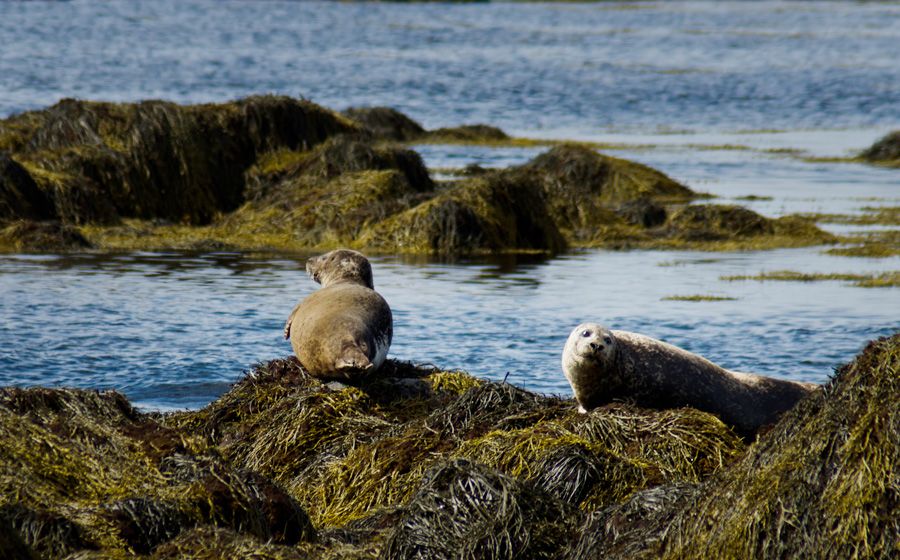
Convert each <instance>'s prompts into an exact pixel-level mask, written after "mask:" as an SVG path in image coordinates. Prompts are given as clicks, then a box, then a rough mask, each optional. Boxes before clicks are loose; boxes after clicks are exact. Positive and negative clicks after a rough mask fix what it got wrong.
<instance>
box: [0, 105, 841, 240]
mask: <svg viewBox="0 0 900 560" xmlns="http://www.w3.org/2000/svg"><path fill="white" fill-rule="evenodd" d="M509 140H510V139H509V138H508V137H507V136H506V135H505V134H504V133H503V131H501V130H499V129H496V128H493V127H490V126H486V125H468V126H461V127H456V128H442V129H438V130H433V131H426V130H425V129H424V128H422V127H421V126H420V125H419V124H418V123H416V122H415V121H412V120H411V119H409V118H408V117H406V116H405V115H402V114H400V113H398V112H396V111H394V110H392V109H387V108H373V109H348V110H347V111H346V112H345V113H344V114H343V115H341V114H337V113H334V112H332V111H329V110H327V109H324V108H322V107H319V106H317V105H315V104H313V103H310V102H307V101H299V100H294V99H291V98H287V97H274V96H257V97H249V98H247V99H243V100H239V101H236V102H233V103H224V104H209V105H196V106H179V105H175V104H172V103H167V102H162V101H147V102H142V103H135V104H114V103H97V102H86V101H77V100H63V101H61V102H60V103H58V104H56V105H54V106H53V107H50V108H48V109H44V110H41V111H33V112H29V113H23V114H21V115H17V116H14V117H10V118H8V119H5V120H3V121H0V250H6V251H28V250H46V251H67V250H84V249H85V248H89V247H93V248H97V249H104V250H130V249H196V250H219V249H276V250H278V249H288V250H325V249H330V248H334V247H336V246H349V247H353V248H357V249H361V250H364V251H369V252H392V253H398V252H400V253H425V254H443V255H459V254H467V253H498V252H543V253H556V252H559V251H562V250H565V249H567V248H570V247H617V248H624V247H663V248H665V247H678V248H682V247H691V248H703V249H728V250H730V249H742V248H768V247H783V246H798V245H810V244H820V243H828V242H833V241H834V238H833V237H832V236H830V235H828V234H826V233H824V232H822V231H821V230H819V229H818V228H816V227H815V225H814V224H813V223H812V222H811V221H807V220H804V219H802V218H781V219H778V220H771V219H768V218H765V217H763V216H760V215H758V214H756V213H755V212H752V211H750V210H747V209H743V208H739V207H732V206H719V205H710V204H704V205H697V204H696V202H695V201H697V200H698V199H699V198H702V197H700V196H699V195H697V194H696V193H694V192H693V191H692V190H690V189H689V188H688V187H686V186H684V185H681V184H679V183H677V182H676V181H674V180H672V179H671V178H669V177H667V176H666V175H665V174H663V173H661V172H659V171H656V170H654V169H650V168H648V167H646V166H643V165H640V164H637V163H634V162H630V161H626V160H622V159H618V158H613V157H609V156H606V155H603V154H600V153H598V152H597V151H596V150H595V149H593V148H590V147H588V146H584V145H578V144H566V145H560V146H557V147H554V148H552V149H551V150H549V151H548V152H547V153H544V154H542V155H540V156H538V157H536V158H535V159H534V160H532V161H530V162H528V163H526V164H524V165H520V166H516V167H512V168H509V169H502V170H494V171H486V170H477V171H478V172H477V173H472V174H470V176H466V177H461V178H459V179H457V180H448V181H441V182H435V181H433V180H432V178H431V177H430V175H429V172H428V170H427V169H426V168H425V166H424V165H423V163H422V160H421V158H420V157H419V155H418V154H417V153H415V152H414V151H412V150H410V149H409V148H407V147H404V146H403V145H402V144H398V143H397V142H412V141H422V142H487V143H491V142H505V141H509ZM692 202H694V204H691V203H692ZM54 232H56V233H57V234H58V236H57V237H56V238H55V239H56V241H55V242H54V237H53V234H54Z"/></svg>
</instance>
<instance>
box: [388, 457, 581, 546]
mask: <svg viewBox="0 0 900 560" xmlns="http://www.w3.org/2000/svg"><path fill="white" fill-rule="evenodd" d="M566 519H567V515H566V512H565V508H564V506H563V504H562V503H561V502H559V501H557V500H555V499H553V498H552V497H550V496H548V495H547V494H545V493H543V492H542V491H540V490H539V489H536V488H534V487H533V486H530V485H527V484H523V483H521V482H519V481H517V480H516V479H514V478H510V477H507V476H505V475H502V474H499V473H497V472H495V471H493V470H491V469H489V468H486V467H484V466H482V465H479V464H477V463H472V462H469V461H466V460H464V459H456V460H453V461H450V462H448V463H445V464H443V465H440V466H438V467H435V468H434V469H433V470H431V471H430V472H429V473H428V474H427V475H426V476H425V479H424V481H423V483H422V486H421V487H420V488H419V490H418V492H416V495H415V496H414V497H413V499H412V501H411V502H410V504H409V505H408V506H407V507H406V508H405V513H404V515H403V516H402V517H401V518H400V520H399V521H398V524H397V527H396V529H394V530H393V531H392V532H391V533H390V535H389V536H388V538H387V544H386V545H385V550H384V553H383V557H384V558H390V559H400V558H436V559H441V558H446V559H450V558H551V557H553V556H554V555H555V554H556V552H557V551H558V550H559V548H560V546H561V545H562V544H563V543H565V542H566V541H567V540H568V538H569V533H570V531H571V527H570V526H569V525H568V524H567V523H566Z"/></svg>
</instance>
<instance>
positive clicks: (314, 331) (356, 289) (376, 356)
mask: <svg viewBox="0 0 900 560" xmlns="http://www.w3.org/2000/svg"><path fill="white" fill-rule="evenodd" d="M306 271H307V272H308V273H309V275H310V277H312V279H313V280H315V281H316V282H319V283H320V284H321V285H322V287H321V288H320V289H319V290H317V291H315V292H313V293H312V294H310V295H309V296H307V297H306V298H305V299H304V300H303V301H301V302H300V303H299V304H297V306H296V307H294V310H293V311H292V312H291V315H290V317H289V318H288V320H287V323H285V326H284V337H285V338H287V339H290V341H291V347H292V348H293V349H294V353H295V354H296V355H297V359H298V360H300V363H301V364H303V367H304V368H306V370H307V371H308V372H309V373H310V375H312V376H314V377H318V378H320V379H330V380H338V381H344V382H348V381H349V382H356V381H360V380H362V379H364V378H365V377H366V376H368V375H370V374H372V373H374V372H375V371H376V370H377V369H378V368H379V367H381V364H383V363H384V360H385V358H386V357H387V352H388V348H390V345H391V339H392V337H393V317H392V316H391V308H390V307H389V306H388V304H387V302H386V301H385V300H384V298H383V297H381V295H379V294H378V292H376V291H375V289H374V285H373V282H372V266H371V265H370V264H369V261H368V259H366V257H365V256H363V255H362V254H361V253H358V252H356V251H351V250H348V249H338V250H335V251H331V252H329V253H326V254H324V255H321V256H319V257H314V258H311V259H309V260H308V261H307V263H306Z"/></svg>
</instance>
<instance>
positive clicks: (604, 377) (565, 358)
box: [562, 323, 620, 412]
mask: <svg viewBox="0 0 900 560" xmlns="http://www.w3.org/2000/svg"><path fill="white" fill-rule="evenodd" d="M616 347H617V345H616V337H615V335H614V334H613V332H612V331H611V330H609V329H607V328H606V327H603V326H602V325H598V324H597V323H581V324H580V325H578V326H577V327H575V328H574V329H572V333H571V334H569V339H568V340H567V341H566V346H565V348H564V349H563V354H562V369H563V373H564V374H565V375H566V379H568V380H569V385H571V386H572V391H573V392H574V393H575V400H577V401H578V405H579V407H578V409H579V410H580V411H581V412H586V411H587V410H589V409H591V408H594V407H596V406H597V405H598V404H599V402H596V401H597V400H598V396H599V395H608V394H610V393H611V392H612V391H613V389H614V388H615V387H617V386H618V385H619V384H620V378H619V375H618V372H617V370H616V356H617V352H616V349H617V348H616Z"/></svg>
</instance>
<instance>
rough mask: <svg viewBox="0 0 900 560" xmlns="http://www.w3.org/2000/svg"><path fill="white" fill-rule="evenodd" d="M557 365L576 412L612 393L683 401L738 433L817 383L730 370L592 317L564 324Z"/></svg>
mask: <svg viewBox="0 0 900 560" xmlns="http://www.w3.org/2000/svg"><path fill="white" fill-rule="evenodd" d="M562 369H563V373H564V374H565V375H566V379H568V380H569V385H571V386H572V391H573V392H574V393H575V400H577V401H578V404H579V410H580V411H581V412H586V411H588V410H590V409H592V408H596V407H597V406H600V405H601V404H604V403H607V402H610V401H612V400H615V399H630V400H633V401H634V402H635V403H636V404H638V405H640V406H645V407H649V408H677V407H682V406H691V407H694V408H697V409H699V410H704V411H706V412H711V413H712V414H715V415H717V416H719V418H721V419H722V421H723V422H725V423H726V424H729V425H731V426H732V427H734V428H735V430H736V431H737V432H738V433H740V434H741V435H744V436H752V435H754V434H755V433H756V432H757V431H759V429H760V428H761V427H763V426H765V425H768V424H772V423H774V422H775V421H776V420H777V419H778V418H779V417H780V416H781V414H783V413H784V412H785V411H787V410H789V409H790V408H792V407H793V406H794V405H795V404H796V403H797V401H799V400H800V399H802V398H803V397H805V396H806V395H809V394H810V393H811V392H813V391H814V390H815V389H816V388H817V387H818V386H817V385H815V384H813V383H798V382H794V381H787V380H783V379H774V378H771V377H765V376H762V375H756V374H752V373H740V372H736V371H730V370H727V369H725V368H723V367H720V366H718V365H716V364H714V363H712V362H710V361H709V360H707V359H705V358H703V357H701V356H698V355H696V354H692V353H691V352H688V351H687V350H683V349H681V348H678V347H677V346H672V345H671V344H667V343H665V342H662V341H660V340H656V339H654V338H650V337H648V336H644V335H641V334H637V333H632V332H627V331H614V330H609V329H607V328H605V327H603V326H601V325H598V324H596V323H582V324H580V325H578V326H577V327H575V329H573V330H572V333H571V334H570V335H569V338H568V340H567V341H566V345H565V348H564V349H563V354H562Z"/></svg>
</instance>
